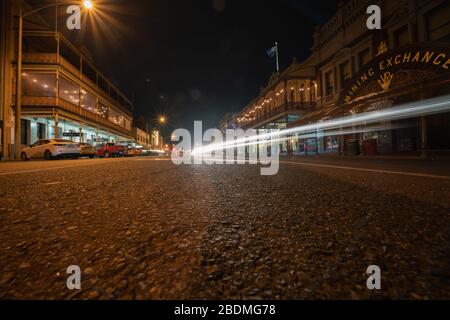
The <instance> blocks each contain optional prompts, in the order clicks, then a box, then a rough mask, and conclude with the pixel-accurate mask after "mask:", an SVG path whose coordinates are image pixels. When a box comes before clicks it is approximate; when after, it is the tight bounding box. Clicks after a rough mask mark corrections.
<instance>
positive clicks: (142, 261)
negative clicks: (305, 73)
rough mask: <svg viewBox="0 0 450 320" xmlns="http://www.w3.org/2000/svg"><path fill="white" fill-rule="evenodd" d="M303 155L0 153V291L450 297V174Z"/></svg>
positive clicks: (104, 295) (2, 295)
mask: <svg viewBox="0 0 450 320" xmlns="http://www.w3.org/2000/svg"><path fill="white" fill-rule="evenodd" d="M296 161H300V162H298V163H297V164H296V163H281V165H280V171H279V173H278V174H277V175H275V176H261V175H260V170H259V168H258V166H255V165H215V166H208V165H192V166H175V165H174V164H172V162H171V161H170V160H169V159H156V158H134V159H94V160H73V161H70V160H68V161H47V162H44V161H30V162H26V163H17V162H13V163H4V164H0V257H1V258H0V299H316V298H325V299H382V298H392V299H399V298H400V299H443V298H445V299H449V298H450V280H449V277H450V260H449V257H450V242H449V236H450V233H449V231H450V222H449V221H450V219H449V213H450V210H449V209H450V179H448V178H447V179H446V178H445V176H446V174H447V172H443V171H442V170H440V168H439V167H438V166H436V167H435V168H434V169H435V171H436V172H435V173H434V174H433V175H432V176H415V175H410V174H398V173H395V172H397V171H399V170H402V168H407V170H406V169H405V170H406V171H407V172H419V173H420V174H426V172H427V168H432V167H433V166H432V165H430V166H428V167H427V166H425V167H424V168H425V169H423V168H422V167H421V168H422V169H420V168H419V166H418V165H417V166H415V165H414V164H411V163H410V162H408V163H407V164H405V165H402V162H400V161H399V162H397V163H396V164H386V165H384V166H383V165H380V164H379V163H376V164H374V163H372V162H370V161H367V162H363V161H359V160H354V161H353V160H352V161H350V160H348V161H347V162H345V161H344V160H339V159H335V160H333V159H332V160H327V161H322V160H319V159H309V160H303V159H301V158H300V160H294V161H292V162H296ZM302 161H303V162H302ZM405 163H406V160H405ZM317 164H321V166H316V165H317ZM342 166H349V167H350V166H352V167H354V168H369V169H373V170H374V171H366V170H351V169H345V168H340V167H342ZM444 167H445V166H444ZM381 169H382V170H385V171H393V173H389V172H378V171H377V170H381ZM447 176H449V175H448V174H447ZM70 265H78V266H80V268H81V270H82V278H81V290H68V289H67V287H66V280H67V277H68V274H67V273H66V269H67V267H68V266H70ZM369 265H378V266H380V268H381V285H382V288H381V290H368V289H367V287H366V280H367V277H368V275H367V274H366V269H367V267H368V266H369Z"/></svg>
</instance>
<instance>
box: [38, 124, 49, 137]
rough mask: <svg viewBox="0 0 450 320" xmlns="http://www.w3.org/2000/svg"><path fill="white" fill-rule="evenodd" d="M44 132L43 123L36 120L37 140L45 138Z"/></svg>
mask: <svg viewBox="0 0 450 320" xmlns="http://www.w3.org/2000/svg"><path fill="white" fill-rule="evenodd" d="M45 132H46V126H45V124H44V123H40V122H38V123H37V138H38V139H39V140H41V139H45V138H47V137H46V134H45Z"/></svg>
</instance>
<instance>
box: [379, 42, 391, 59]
mask: <svg viewBox="0 0 450 320" xmlns="http://www.w3.org/2000/svg"><path fill="white" fill-rule="evenodd" d="M388 50H389V46H388V45H387V43H386V41H381V42H380V44H379V45H378V53H377V56H379V55H380V54H383V53H385V52H386V51H388Z"/></svg>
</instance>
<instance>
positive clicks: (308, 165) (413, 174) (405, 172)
mask: <svg viewBox="0 0 450 320" xmlns="http://www.w3.org/2000/svg"><path fill="white" fill-rule="evenodd" d="M280 162H281V163H287V164H294V165H299V166H307V167H320V168H331V169H343V170H353V171H363V172H373V173H386V174H399V175H404V176H412V177H422V178H433V179H444V180H450V176H441V175H434V174H425V173H416V172H407V171H390V170H379V169H368V168H358V167H346V166H334V165H328V164H315V163H306V162H297V161H280Z"/></svg>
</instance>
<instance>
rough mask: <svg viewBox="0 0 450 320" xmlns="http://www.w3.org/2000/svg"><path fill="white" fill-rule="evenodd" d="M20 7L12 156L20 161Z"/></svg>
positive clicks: (21, 22)
mask: <svg viewBox="0 0 450 320" xmlns="http://www.w3.org/2000/svg"><path fill="white" fill-rule="evenodd" d="M22 25H23V16H22V7H21V6H20V7H19V30H18V37H17V75H16V110H15V111H16V112H15V114H14V115H15V117H14V125H15V133H14V156H15V159H16V160H19V159H20V152H21V150H20V145H21V142H22V141H21V136H22V133H21V132H20V131H21V120H20V118H21V113H22V92H21V91H22Z"/></svg>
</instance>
